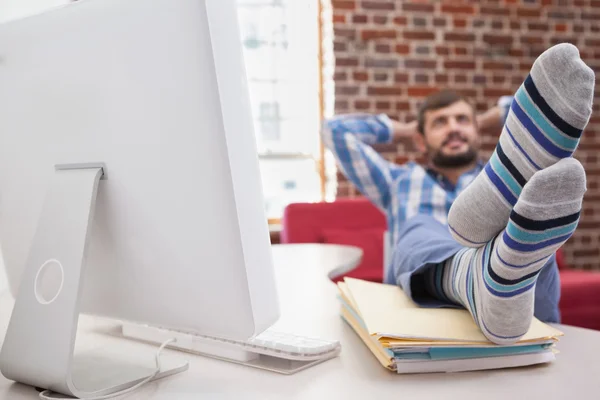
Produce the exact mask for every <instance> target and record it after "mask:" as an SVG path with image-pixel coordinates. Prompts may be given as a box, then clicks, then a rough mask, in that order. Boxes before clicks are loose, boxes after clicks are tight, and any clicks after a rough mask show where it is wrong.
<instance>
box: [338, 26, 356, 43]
mask: <svg viewBox="0 0 600 400" xmlns="http://www.w3.org/2000/svg"><path fill="white" fill-rule="evenodd" d="M334 34H335V36H337V38H343V39H350V40H355V38H356V29H349V28H335V29H334Z"/></svg>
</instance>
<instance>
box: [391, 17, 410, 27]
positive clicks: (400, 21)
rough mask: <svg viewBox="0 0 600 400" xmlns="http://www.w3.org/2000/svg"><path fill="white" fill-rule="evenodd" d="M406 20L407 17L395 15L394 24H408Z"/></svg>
mask: <svg viewBox="0 0 600 400" xmlns="http://www.w3.org/2000/svg"><path fill="white" fill-rule="evenodd" d="M406 22H407V19H406V17H394V24H396V25H406Z"/></svg>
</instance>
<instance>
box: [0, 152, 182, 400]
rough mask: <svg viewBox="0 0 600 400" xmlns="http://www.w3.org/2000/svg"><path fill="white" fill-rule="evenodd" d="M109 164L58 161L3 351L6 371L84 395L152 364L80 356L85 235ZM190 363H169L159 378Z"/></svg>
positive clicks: (133, 379) (111, 388) (114, 387)
mask: <svg viewBox="0 0 600 400" xmlns="http://www.w3.org/2000/svg"><path fill="white" fill-rule="evenodd" d="M105 171H106V169H105V168H104V166H103V164H99V163H95V164H69V165H59V166H56V170H55V172H54V176H53V180H52V183H51V185H50V187H49V189H48V192H47V193H46V198H45V199H44V205H43V209H42V212H41V215H40V218H39V222H38V226H37V230H36V232H35V236H34V238H33V242H32V246H31V249H30V252H29V255H28V259H27V264H26V266H25V270H24V272H23V275H22V278H21V284H20V287H19V291H18V293H17V295H16V298H15V305H14V308H13V312H12V315H11V319H10V323H9V326H8V330H7V333H6V337H5V339H4V344H3V346H2V350H1V351H0V371H1V372H2V374H3V375H4V376H5V377H6V378H8V379H11V380H13V381H17V382H21V383H24V384H28V385H31V386H36V387H41V388H44V389H49V390H52V391H54V392H58V393H62V394H64V395H68V396H74V397H78V398H82V399H85V398H90V397H97V396H105V395H109V394H112V393H116V392H118V391H120V390H123V389H126V388H128V387H131V386H133V385H135V384H137V383H139V382H141V381H142V380H144V379H145V378H147V377H148V376H150V375H151V374H152V373H153V372H154V370H149V369H147V368H146V369H144V368H143V367H141V368H140V366H139V365H134V364H127V363H123V362H115V359H110V358H109V359H104V360H102V359H100V358H98V356H87V357H86V356H81V357H80V356H78V355H76V356H74V348H75V338H76V334H77V325H78V321H79V303H80V298H81V286H82V282H83V276H84V274H85V267H86V265H85V264H86V263H85V256H86V250H87V242H88V237H89V232H90V226H91V221H93V219H94V211H95V205H96V197H97V193H98V186H99V181H100V179H106V174H105ZM115 364H116V365H115ZM153 366H154V365H152V364H150V365H147V367H150V368H152V367H153ZM185 369H187V364H179V365H173V364H171V365H169V367H168V368H167V369H163V371H161V373H160V374H159V375H157V376H156V377H155V379H156V378H159V377H163V376H168V375H172V374H173V373H176V372H180V371H181V370H185ZM115 371H118V373H117V374H114V372H115ZM102 377H105V378H106V379H104V378H102ZM77 378H80V382H77V380H76V379H77Z"/></svg>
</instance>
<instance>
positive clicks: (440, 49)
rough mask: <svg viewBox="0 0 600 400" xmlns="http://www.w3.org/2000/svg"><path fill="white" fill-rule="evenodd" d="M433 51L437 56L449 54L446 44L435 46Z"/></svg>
mask: <svg viewBox="0 0 600 400" xmlns="http://www.w3.org/2000/svg"><path fill="white" fill-rule="evenodd" d="M435 52H436V54H437V55H439V56H447V55H448V54H450V49H449V48H448V47H446V46H437V47H436V48H435Z"/></svg>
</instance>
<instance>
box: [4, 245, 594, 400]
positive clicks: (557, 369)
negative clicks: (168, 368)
mask: <svg viewBox="0 0 600 400" xmlns="http://www.w3.org/2000/svg"><path fill="white" fill-rule="evenodd" d="M357 254H360V253H356V252H355V251H354V252H353V251H352V249H350V251H349V252H345V251H342V248H340V247H338V246H324V245H291V246H290V245H282V246H274V256H275V263H276V268H277V273H278V283H279V287H280V288H281V293H280V295H281V302H282V312H283V316H282V319H281V321H280V322H279V323H280V324H281V326H287V327H289V328H290V329H294V330H296V331H298V332H299V333H305V334H312V335H321V336H324V337H331V338H338V339H339V340H340V341H341V342H342V346H343V347H342V354H341V356H340V357H339V358H336V359H333V360H330V361H327V362H325V363H323V364H320V365H317V366H316V367H313V368H310V369H308V370H305V371H302V372H300V373H298V374H296V375H290V376H286V375H280V374H276V373H271V372H267V371H262V370H258V369H254V368H249V367H245V366H241V365H235V364H230V363H227V362H223V361H218V360H213V359H209V358H203V357H199V356H193V355H190V356H189V359H190V370H189V371H187V372H185V373H183V374H181V375H178V376H175V377H171V378H167V379H165V380H161V381H158V382H155V383H151V384H149V385H148V386H146V387H144V388H143V389H141V390H140V391H139V392H136V393H135V394H132V395H130V396H129V397H126V399H136V400H141V399H153V400H155V399H169V400H170V399H174V400H188V399H189V400H191V399H194V400H196V399H235V400H240V399H261V400H266V399H379V398H381V399H384V398H387V399H389V398H402V399H411V398H423V399H425V398H452V399H461V400H468V399H486V400H488V399H502V400H505V399H506V398H519V399H520V398H523V399H525V398H531V399H533V398H545V399H556V398H573V399H580V398H581V399H586V398H594V399H595V398H598V393H600V378H599V377H600V358H599V357H598V356H599V355H600V332H596V331H590V330H584V329H578V328H572V327H566V326H559V328H560V329H562V330H563V331H564V332H565V337H563V338H562V340H561V342H560V344H559V350H561V354H559V355H558V357H557V361H556V362H554V363H553V364H550V365H547V366H537V367H529V368H521V369H512V370H501V371H487V372H473V373H460V374H430V375H404V376H403V375H395V374H393V373H391V372H388V371H387V370H385V369H384V368H383V367H381V365H380V364H379V363H378V362H377V361H376V360H375V358H374V356H373V355H372V354H371V353H370V352H369V350H368V349H367V348H366V346H364V344H363V343H362V342H361V341H360V339H359V338H358V337H357V336H356V335H355V334H354V332H353V331H352V330H351V329H350V327H349V326H347V325H346V324H345V323H344V322H343V321H342V320H341V318H340V317H339V314H338V308H339V305H338V303H337V299H336V289H335V286H334V285H333V284H332V283H331V282H330V281H329V280H328V279H327V274H328V273H329V271H331V270H332V269H336V268H337V267H339V266H346V267H347V268H350V267H351V266H352V265H353V264H354V263H356V261H357ZM9 311H10V301H9V299H8V298H7V297H6V296H5V297H4V298H3V299H2V300H0V333H1V334H2V336H0V337H3V334H4V330H5V329H6V324H7V318H8V317H7V314H8V312H9ZM81 325H82V330H83V332H82V334H81V335H80V337H81V339H82V340H81V341H80V342H81V343H78V345H80V344H81V345H82V346H96V345H98V344H103V345H111V346H121V347H123V348H124V349H125V351H127V352H131V353H132V354H134V353H137V352H139V351H141V350H143V351H144V354H147V355H148V357H149V358H148V360H149V362H151V360H152V355H153V353H154V347H152V346H146V345H143V344H139V343H133V342H127V341H124V340H121V339H117V338H111V337H107V336H105V335H102V334H98V333H94V332H93V329H92V328H93V325H94V323H93V320H92V319H90V318H84V319H82V323H81ZM186 356H187V355H186ZM36 396H37V394H36V392H35V391H34V390H33V389H32V388H29V387H26V386H23V385H19V384H13V383H12V382H10V381H7V380H6V379H4V378H3V377H1V376H0V399H10V400H24V399H35V398H36ZM392 396H393V397H392ZM416 396H419V397H416Z"/></svg>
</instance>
